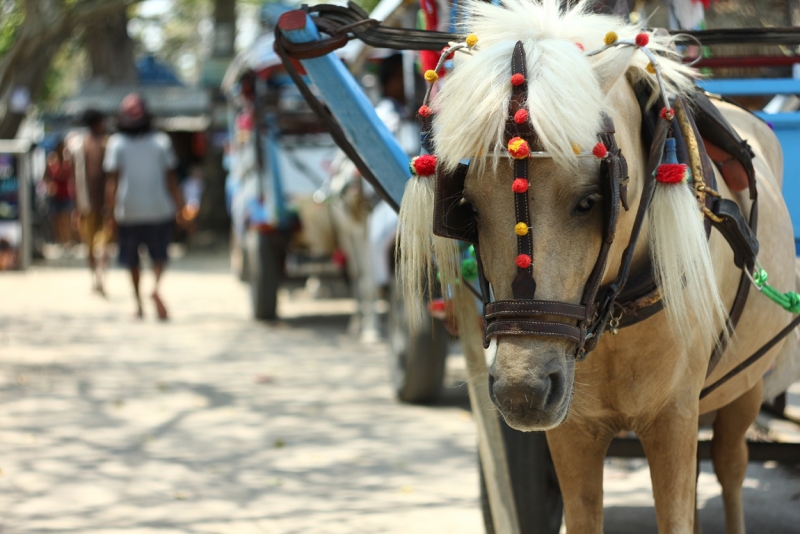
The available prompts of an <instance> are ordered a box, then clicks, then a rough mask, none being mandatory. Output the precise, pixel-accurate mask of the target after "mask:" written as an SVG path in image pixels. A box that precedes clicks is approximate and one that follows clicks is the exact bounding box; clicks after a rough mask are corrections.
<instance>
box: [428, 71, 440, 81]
mask: <svg viewBox="0 0 800 534" xmlns="http://www.w3.org/2000/svg"><path fill="white" fill-rule="evenodd" d="M438 79H439V75H438V74H436V71H435V70H426V71H425V81H426V82H431V83H433V82H435V81H436V80H438Z"/></svg>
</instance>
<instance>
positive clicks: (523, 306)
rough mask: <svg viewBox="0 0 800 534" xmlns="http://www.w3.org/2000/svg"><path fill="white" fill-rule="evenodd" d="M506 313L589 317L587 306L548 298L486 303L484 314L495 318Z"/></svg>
mask: <svg viewBox="0 0 800 534" xmlns="http://www.w3.org/2000/svg"><path fill="white" fill-rule="evenodd" d="M505 315H513V316H517V317H519V316H525V315H556V316H559V317H566V318H568V319H578V320H580V321H586V320H588V319H589V317H588V315H587V308H586V306H582V305H580V304H568V303H566V302H556V301H547V300H501V301H498V302H492V303H490V304H487V305H486V309H485V311H484V316H485V317H486V319H495V318H499V317H502V316H505Z"/></svg>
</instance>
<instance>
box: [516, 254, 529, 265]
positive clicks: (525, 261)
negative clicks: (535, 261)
mask: <svg viewBox="0 0 800 534" xmlns="http://www.w3.org/2000/svg"><path fill="white" fill-rule="evenodd" d="M531 263H532V260H531V257H530V256H528V255H527V254H520V255H519V256H517V267H519V268H520V269H527V268H528V267H530V266H531Z"/></svg>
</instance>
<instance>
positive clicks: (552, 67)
mask: <svg viewBox="0 0 800 534" xmlns="http://www.w3.org/2000/svg"><path fill="white" fill-rule="evenodd" d="M588 4H589V2H588V1H582V2H578V3H577V4H576V5H575V6H574V7H572V8H571V9H565V8H563V7H562V5H561V2H560V1H559V0H508V1H505V2H504V5H503V6H496V5H492V4H490V3H488V2H483V1H480V0H468V2H467V3H466V4H465V7H464V9H465V12H466V15H465V17H464V19H465V23H464V24H463V25H462V28H461V30H462V32H463V33H465V34H467V33H472V34H475V35H477V36H478V38H479V42H478V47H477V48H476V49H475V50H474V51H473V52H472V53H471V54H470V55H467V54H456V58H455V68H454V69H453V72H452V73H451V74H450V75H449V76H448V77H447V79H446V80H445V82H444V84H443V88H442V90H441V91H440V93H439V94H438V95H437V96H436V98H435V100H434V103H433V107H434V110H435V113H436V115H435V118H434V137H435V141H436V152H437V156H438V157H439V161H440V162H441V164H442V165H444V167H445V168H447V169H454V168H455V166H456V165H457V164H458V162H459V161H461V160H463V159H465V158H476V157H480V160H481V161H480V163H481V165H484V164H490V165H491V166H493V167H495V168H496V164H497V161H498V158H500V157H504V149H505V139H504V130H505V121H506V119H507V113H508V103H509V100H510V97H511V89H512V86H511V84H510V78H511V56H512V51H513V48H514V45H515V44H516V42H517V41H521V42H522V43H523V46H524V48H525V52H526V63H527V71H528V75H527V81H528V102H527V107H528V111H529V115H530V120H531V123H532V124H533V126H534V128H535V130H536V133H537V135H538V138H539V140H540V142H541V144H542V145H543V148H544V150H546V151H547V152H550V153H551V154H552V155H553V158H554V159H555V160H556V162H557V163H559V164H560V165H562V166H565V167H569V168H575V166H576V155H575V153H574V151H573V147H575V146H576V145H577V146H579V147H581V148H582V149H583V150H591V147H592V146H593V145H594V144H595V143H596V142H597V133H598V131H599V129H600V125H601V120H602V119H601V117H602V113H603V111H604V110H605V109H606V107H607V104H606V102H605V95H604V94H603V89H602V87H601V83H600V81H599V78H600V77H602V74H604V72H603V70H604V69H614V68H615V67H614V65H613V61H608V60H609V58H610V57H613V56H616V55H625V56H626V57H630V60H629V62H628V64H627V65H626V67H627V70H628V73H629V77H631V78H632V79H644V80H646V81H647V82H649V83H651V84H653V85H655V83H656V82H655V77H654V76H652V75H650V74H648V73H647V72H646V70H645V68H646V67H647V64H648V63H649V60H648V59H647V58H646V57H645V56H644V54H642V53H639V52H637V53H634V54H633V55H631V53H630V49H628V50H625V49H622V48H615V49H610V50H608V51H606V52H603V53H601V54H599V55H598V56H594V57H592V58H589V57H587V56H586V55H585V54H584V52H583V51H582V50H581V48H583V49H585V50H592V49H595V48H599V47H601V46H603V39H604V37H605V35H606V34H607V33H608V32H610V31H613V32H616V33H617V35H619V37H620V38H633V37H634V36H635V35H636V34H637V33H638V32H639V31H640V30H639V29H638V28H637V27H635V26H632V25H629V24H625V23H624V22H623V21H622V20H621V19H619V18H616V17H612V16H607V15H598V14H594V13H590V12H588V11H587V6H588ZM668 44H669V38H668V37H666V38H665V37H656V36H651V39H650V44H649V45H648V46H649V48H650V49H652V50H654V51H656V52H659V51H662V52H663V51H664V50H666V49H667V46H668ZM659 64H660V65H661V70H662V74H663V77H664V79H665V82H666V84H667V88H668V90H669V91H670V92H674V93H680V94H684V93H687V92H689V91H690V90H691V87H692V81H691V76H692V75H693V73H694V71H692V69H690V68H688V67H685V66H683V65H681V64H680V63H678V62H676V61H674V60H672V59H670V58H669V57H661V58H659ZM621 73H622V72H620V74H621Z"/></svg>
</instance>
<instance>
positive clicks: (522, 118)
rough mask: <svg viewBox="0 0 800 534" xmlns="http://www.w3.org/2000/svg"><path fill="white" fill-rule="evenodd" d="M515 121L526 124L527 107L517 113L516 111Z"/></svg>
mask: <svg viewBox="0 0 800 534" xmlns="http://www.w3.org/2000/svg"><path fill="white" fill-rule="evenodd" d="M514 122H516V123H517V124H525V123H526V122H528V110H527V109H520V110H519V111H517V112H516V113H514Z"/></svg>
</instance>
